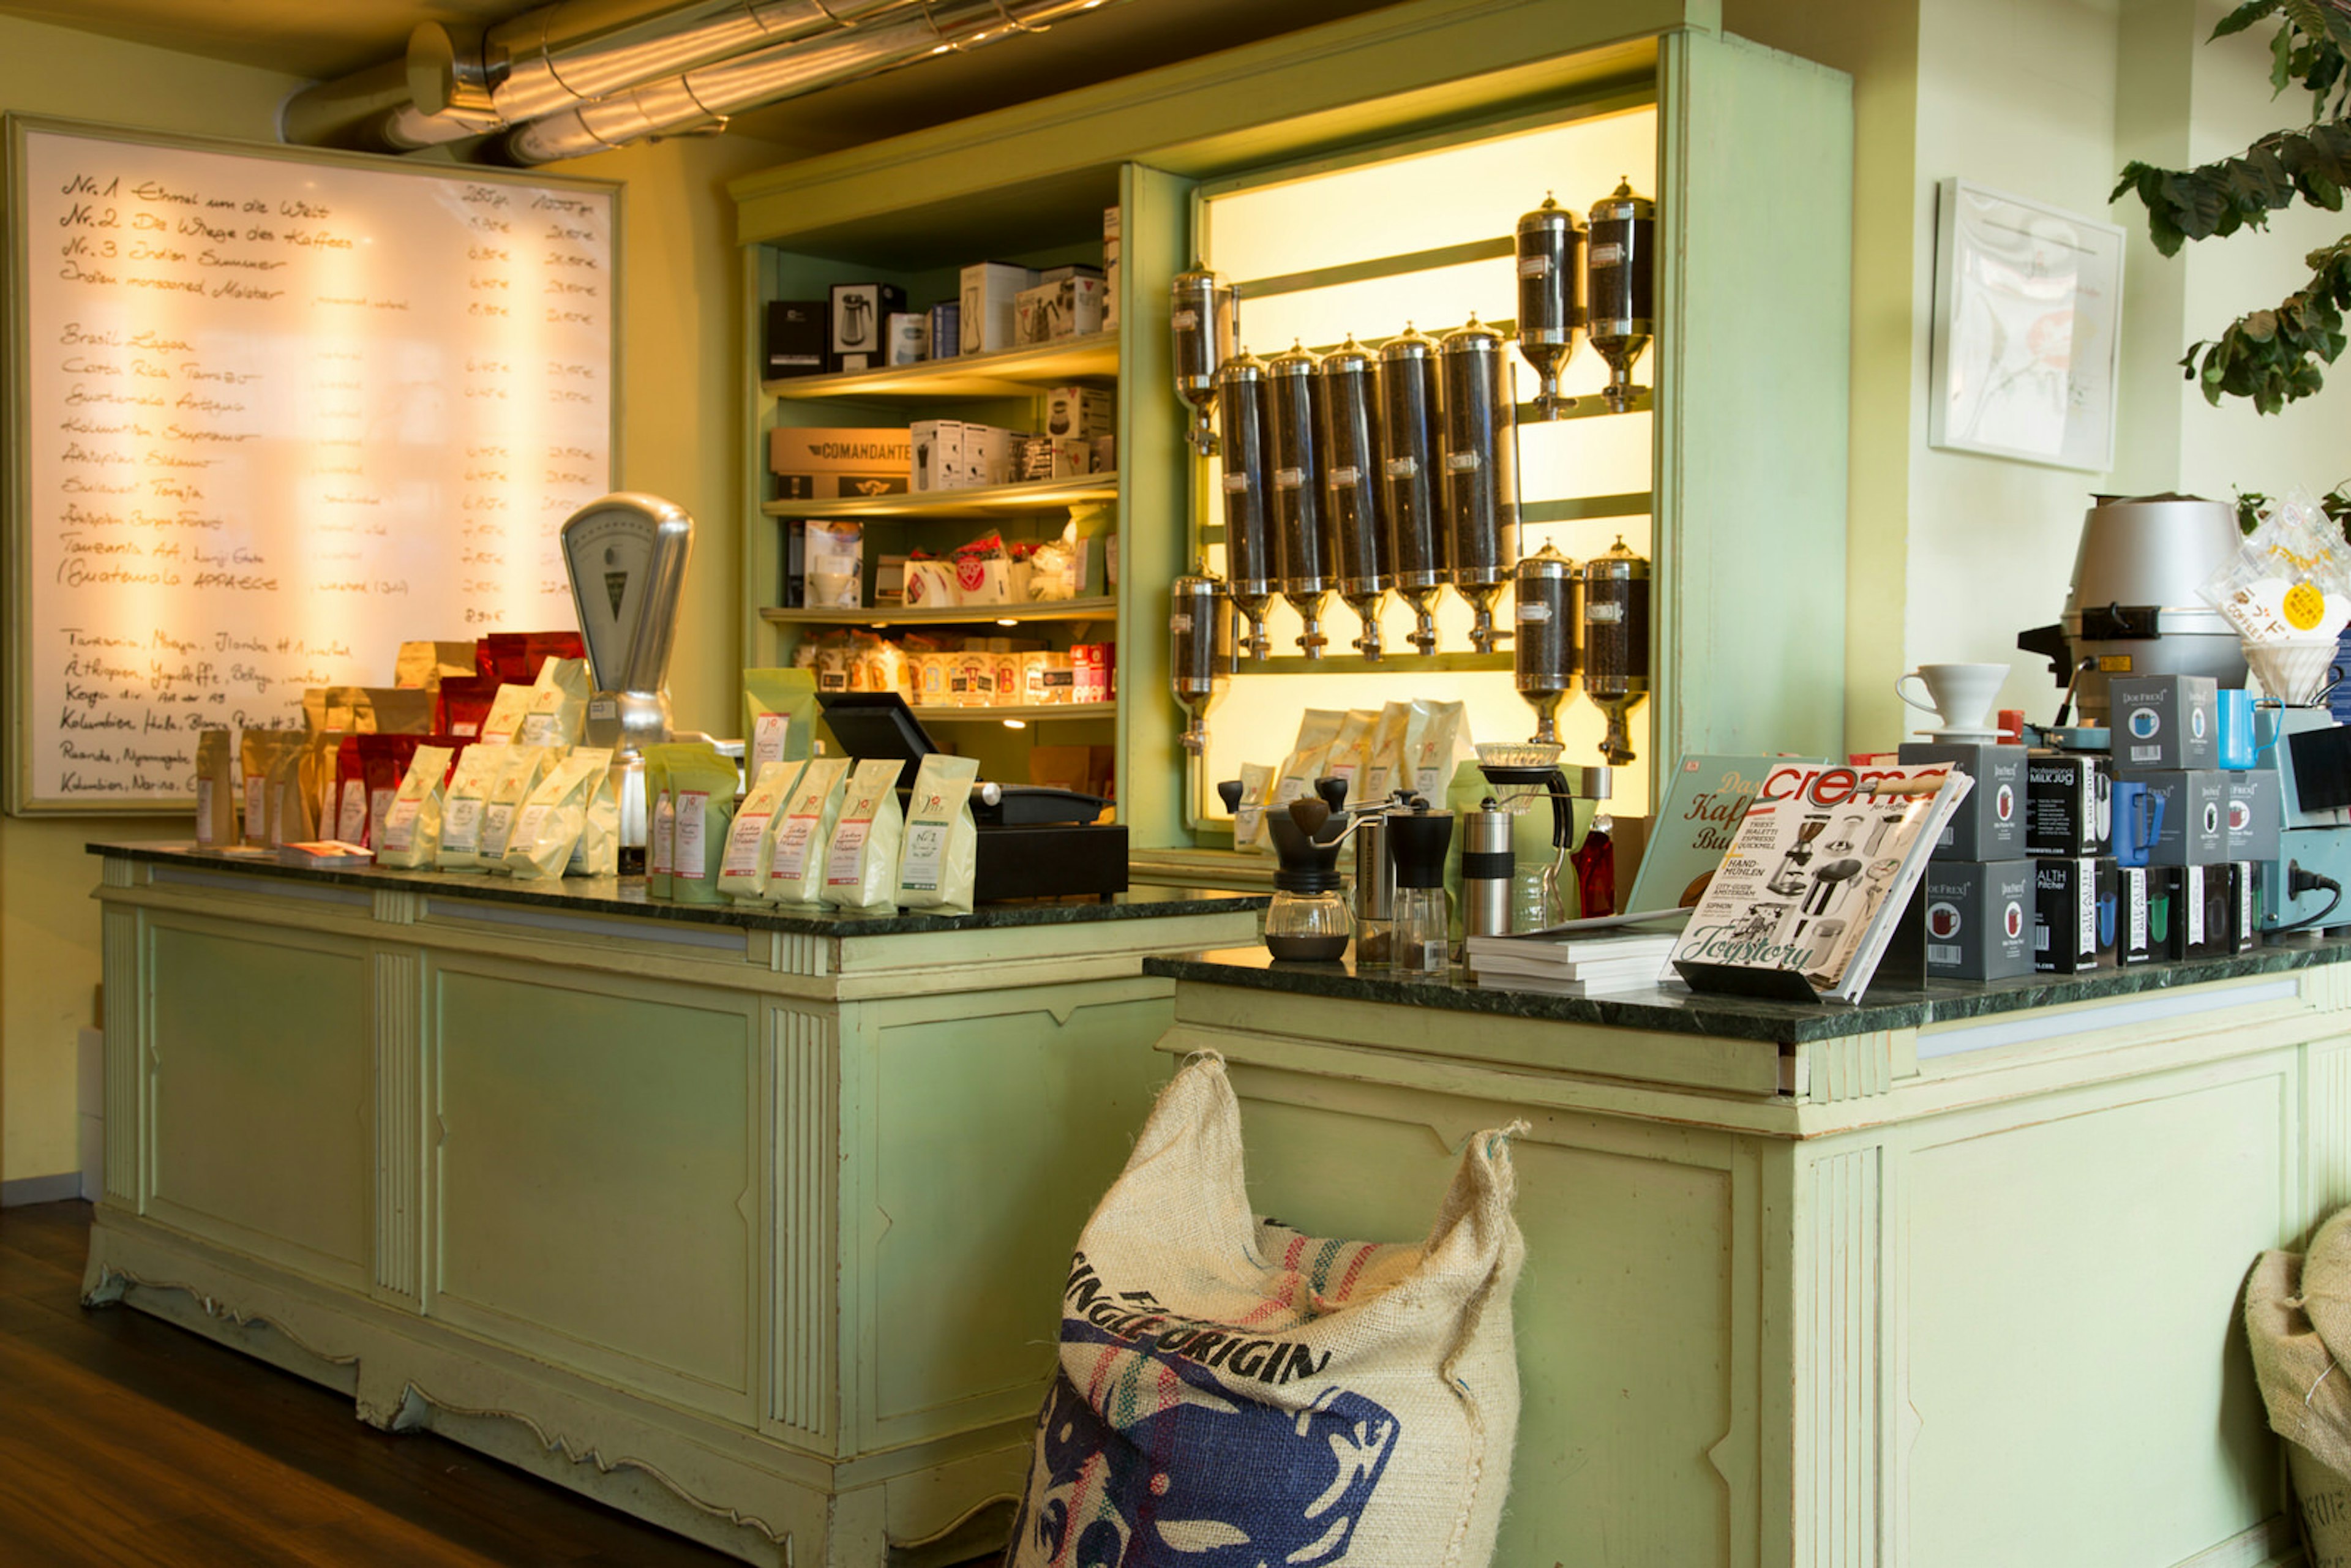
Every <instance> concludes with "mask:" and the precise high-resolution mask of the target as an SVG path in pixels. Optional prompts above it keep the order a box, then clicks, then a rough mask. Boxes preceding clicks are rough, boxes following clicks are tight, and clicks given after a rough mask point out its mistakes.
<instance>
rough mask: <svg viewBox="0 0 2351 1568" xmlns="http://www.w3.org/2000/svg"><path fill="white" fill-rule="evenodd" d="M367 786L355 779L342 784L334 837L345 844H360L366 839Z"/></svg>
mask: <svg viewBox="0 0 2351 1568" xmlns="http://www.w3.org/2000/svg"><path fill="white" fill-rule="evenodd" d="M367 826H368V806H367V786H366V785H365V784H362V783H360V781H359V780H358V779H346V780H345V781H344V783H343V803H342V808H341V810H339V811H338V812H337V813H336V815H335V837H337V838H339V839H340V840H342V841H344V842H345V843H347V844H356V843H362V842H364V841H366V839H367Z"/></svg>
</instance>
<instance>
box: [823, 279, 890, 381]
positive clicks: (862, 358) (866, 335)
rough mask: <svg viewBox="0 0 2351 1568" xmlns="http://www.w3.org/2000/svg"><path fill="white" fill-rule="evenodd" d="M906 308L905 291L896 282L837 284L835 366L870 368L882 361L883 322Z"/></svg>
mask: <svg viewBox="0 0 2351 1568" xmlns="http://www.w3.org/2000/svg"><path fill="white" fill-rule="evenodd" d="M905 308H906V291H905V290H904V289H903V288H901V287H898V286H897V285H896V284H894V283H836V284H834V285H833V286H832V368H833V369H834V370H836V371H870V370H872V369H874V368H875V367H877V366H879V365H881V364H882V363H883V345H882V333H883V326H884V323H886V322H887V321H888V320H889V319H890V317H891V316H892V315H893V314H896V313H898V312H901V311H904V309H905Z"/></svg>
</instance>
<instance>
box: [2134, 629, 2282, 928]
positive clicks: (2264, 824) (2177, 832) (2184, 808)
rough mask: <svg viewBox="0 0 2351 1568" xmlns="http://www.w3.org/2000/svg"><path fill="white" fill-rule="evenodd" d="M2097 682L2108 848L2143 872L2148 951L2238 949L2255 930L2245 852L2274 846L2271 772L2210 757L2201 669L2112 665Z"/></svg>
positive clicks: (2208, 703) (2212, 709)
mask: <svg viewBox="0 0 2351 1568" xmlns="http://www.w3.org/2000/svg"><path fill="white" fill-rule="evenodd" d="M2107 690H2108V693H2109V698H2108V706H2109V719H2108V722H2109V726H2110V727H2111V729H2112V732H2113V737H2114V742H2113V744H2114V768H2115V773H2114V779H2115V781H2114V851H2115V855H2116V860H2117V862H2119V864H2120V866H2121V867H2122V868H2123V870H2124V871H2125V873H2128V872H2130V871H2132V870H2138V871H2139V872H2140V874H2141V875H2143V877H2144V879H2145V883H2146V889H2147V891H2146V901H2147V947H2148V949H2149V956H2154V957H2160V958H2200V957H2208V956H2214V955H2217V954H2222V953H2240V952H2243V951H2246V950H2247V949H2249V948H2251V947H2252V946H2254V944H2255V943H2256V942H2257V941H2258V940H2259V935H2260V917H2259V911H2258V909H2256V908H2255V904H2256V902H2257V899H2256V882H2255V872H2254V866H2253V862H2255V861H2256V860H2260V859H2264V858H2267V857H2270V856H2273V855H2274V854H2275V853H2276V852H2277V824H2278V802H2279V788H2278V776H2277V773H2276V770H2275V769H2274V768H2223V767H2222V766H2221V762H2222V758H2221V757H2220V744H2219V733H2218V732H2219V725H2218V719H2217V711H2218V702H2219V693H2218V691H2217V689H2216V686H2215V683H2214V682H2213V681H2212V680H2210V678H2209V677H2204V676H2196V675H2138V676H2124V675H2116V676H2115V677H2113V678H2112V679H2111V680H2110V681H2109V682H2108V686H2107ZM2245 760H2250V759H2249V758H2248V759H2245Z"/></svg>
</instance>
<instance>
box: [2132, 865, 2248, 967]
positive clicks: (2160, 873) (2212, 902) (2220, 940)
mask: <svg viewBox="0 0 2351 1568" xmlns="http://www.w3.org/2000/svg"><path fill="white" fill-rule="evenodd" d="M2148 869H2149V870H2150V871H2151V872H2152V873H2154V877H2155V881H2154V883H2153V886H2154V888H2155V890H2156V891H2155V893H2154V895H2153V898H2154V902H2155V904H2156V907H2157V913H2156V916H2155V919H2154V922H2153V924H2154V926H2155V930H2156V936H2157V938H2158V946H2160V947H2161V948H2162V950H2163V956H2165V957H2167V958H2215V957H2218V956H2220V955H2221V954H2223V953H2228V952H2231V951H2234V949H2233V948H2231V946H2230V940H2231V938H2230V935H2229V926H2230V924H2231V920H2232V918H2233V917H2234V915H2235V914H2236V908H2237V901H2236V899H2235V897H2234V896H2233V894H2231V883H2232V882H2233V881H2234V880H2235V878H2234V873H2235V870H2236V868H2235V867H2233V866H2230V865H2174V866H2162V867H2149V868H2148ZM2167 903H2168V907H2166V904H2167Z"/></svg>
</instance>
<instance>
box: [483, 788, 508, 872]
mask: <svg viewBox="0 0 2351 1568" xmlns="http://www.w3.org/2000/svg"><path fill="white" fill-rule="evenodd" d="M514 818H515V809H514V802H513V801H511V800H504V801H497V802H495V803H493V804H492V805H490V806H489V807H488V808H487V809H486V810H484V811H483V812H482V848H481V853H482V854H483V855H485V856H486V857H488V858H490V859H493V860H495V859H497V858H499V857H500V856H503V855H504V854H505V853H506V852H507V844H509V843H511V842H513V841H514Z"/></svg>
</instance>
